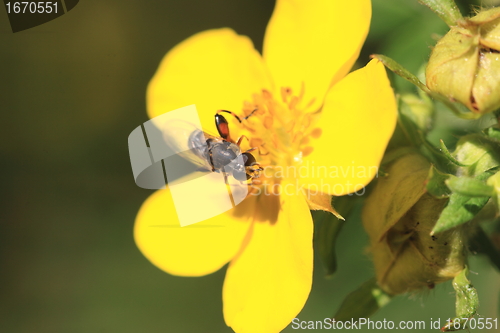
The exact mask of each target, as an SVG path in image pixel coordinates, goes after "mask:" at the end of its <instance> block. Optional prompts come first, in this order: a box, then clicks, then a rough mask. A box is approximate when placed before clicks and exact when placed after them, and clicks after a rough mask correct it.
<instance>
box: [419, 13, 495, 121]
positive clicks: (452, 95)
mask: <svg viewBox="0 0 500 333" xmlns="http://www.w3.org/2000/svg"><path fill="white" fill-rule="evenodd" d="M499 52H500V7H498V8H492V9H489V10H484V11H481V12H479V13H478V14H477V15H476V16H474V17H472V18H469V19H465V20H464V21H463V22H460V23H459V25H458V26H452V27H451V29H450V31H449V32H448V33H447V34H446V35H445V36H444V37H443V38H442V39H441V40H440V41H439V42H438V43H437V44H436V46H435V47H434V49H433V51H432V54H431V57H430V59H429V63H428V65H427V70H426V81H427V87H428V88H429V89H430V90H431V91H433V92H437V93H439V94H441V95H444V96H446V97H448V98H449V99H450V100H452V101H458V102H460V103H462V104H464V105H465V106H467V108H469V109H470V110H471V111H472V112H474V113H476V114H478V115H480V114H485V113H488V112H492V111H495V110H496V109H498V108H500V53H499Z"/></svg>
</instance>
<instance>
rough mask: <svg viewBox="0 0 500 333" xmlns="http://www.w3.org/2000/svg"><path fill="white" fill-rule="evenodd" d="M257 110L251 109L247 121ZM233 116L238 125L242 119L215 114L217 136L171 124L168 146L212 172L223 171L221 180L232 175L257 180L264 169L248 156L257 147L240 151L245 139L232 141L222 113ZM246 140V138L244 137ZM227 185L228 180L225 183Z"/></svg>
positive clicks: (189, 126)
mask: <svg viewBox="0 0 500 333" xmlns="http://www.w3.org/2000/svg"><path fill="white" fill-rule="evenodd" d="M255 111H257V109H255V110H253V111H252V112H251V113H250V114H249V115H248V116H246V117H245V118H243V120H246V119H247V118H248V117H250V116H251V115H252V114H253V113H254V112H255ZM223 112H225V113H229V114H231V115H233V116H234V117H235V118H236V119H237V120H238V121H239V122H240V123H242V120H241V119H240V118H239V117H238V116H237V115H236V114H234V113H233V112H231V111H227V110H219V111H217V113H216V114H215V126H216V128H217V132H218V133H219V136H215V135H211V134H209V133H207V132H204V131H202V130H201V129H199V128H197V127H196V126H194V125H192V124H189V123H187V122H184V121H176V122H175V121H174V122H170V124H168V126H167V128H166V129H167V131H166V133H167V135H168V136H167V138H166V139H167V143H168V144H169V145H170V146H171V147H172V148H173V149H174V150H175V151H177V152H179V155H180V156H182V157H183V158H185V159H187V160H188V161H190V162H192V163H194V164H195V165H198V166H199V167H200V168H201V169H204V170H206V171H211V172H222V173H223V174H224V178H225V179H227V176H229V175H230V176H232V177H234V179H236V180H238V181H240V182H244V181H252V180H253V179H254V178H258V177H259V175H260V172H261V171H262V170H263V169H262V168H261V167H260V165H259V164H258V163H257V161H256V159H255V157H254V156H253V155H252V154H251V152H252V151H254V150H256V149H257V148H250V149H248V150H247V151H244V152H242V151H241V148H240V145H241V142H242V140H243V139H244V138H246V137H245V136H241V137H240V138H238V140H236V141H234V140H233V139H232V138H231V135H230V132H229V123H228V121H227V120H226V118H225V117H224V116H223V115H222V114H221V113H223ZM246 139H247V140H248V138H246ZM226 183H227V181H226Z"/></svg>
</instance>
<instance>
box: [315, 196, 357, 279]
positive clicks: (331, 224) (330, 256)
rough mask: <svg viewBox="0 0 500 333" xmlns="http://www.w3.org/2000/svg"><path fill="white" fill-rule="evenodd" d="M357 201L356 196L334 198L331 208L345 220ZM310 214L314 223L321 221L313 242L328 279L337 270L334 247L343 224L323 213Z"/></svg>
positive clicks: (330, 215)
mask: <svg viewBox="0 0 500 333" xmlns="http://www.w3.org/2000/svg"><path fill="white" fill-rule="evenodd" d="M358 199H359V197H357V196H349V195H345V196H342V197H334V199H333V203H332V206H334V207H335V210H336V211H337V212H338V213H339V214H340V215H342V216H344V217H345V218H347V217H348V216H349V213H350V212H351V211H352V209H353V207H354V205H355V204H356V202H357V200H358ZM312 214H313V219H314V221H315V222H316V221H321V225H320V227H319V230H318V235H317V238H316V240H315V242H316V243H317V246H318V252H319V255H320V258H321V260H322V262H323V265H324V266H325V269H326V276H327V277H330V276H332V275H333V274H334V273H335V272H336V270H337V255H336V251H335V246H336V245H337V238H338V236H339V234H340V231H341V230H342V227H343V226H344V223H345V222H344V221H342V220H339V219H338V218H336V217H335V216H334V215H332V214H330V213H328V212H324V211H313V212H312Z"/></svg>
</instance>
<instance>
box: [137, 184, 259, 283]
mask: <svg viewBox="0 0 500 333" xmlns="http://www.w3.org/2000/svg"><path fill="white" fill-rule="evenodd" d="M254 206H255V197H248V198H247V199H245V200H244V201H243V202H242V203H241V204H239V205H238V206H236V208H234V209H232V210H230V211H228V212H226V213H223V214H221V215H218V216H215V217H212V218H210V219H208V220H206V221H203V222H199V223H196V224H193V225H190V226H186V227H181V226H180V224H179V221H178V218H177V214H176V210H175V207H174V203H173V200H172V195H171V192H170V190H169V189H168V188H167V189H166V190H159V191H157V192H155V193H154V194H152V195H151V196H150V197H149V198H148V199H147V200H146V201H145V202H144V204H143V205H142V207H141V209H140V211H139V213H138V215H137V218H136V222H135V227H134V238H135V242H136V244H137V246H138V247H139V249H140V250H141V252H142V253H143V254H144V256H146V258H148V259H149V260H150V261H151V262H152V263H153V264H154V265H156V266H157V267H158V268H160V269H162V270H164V271H166V272H167V273H170V274H174V275H182V276H200V275H205V274H209V273H213V272H215V271H217V270H218V269H220V268H221V267H222V266H224V265H225V264H226V263H227V262H229V261H230V260H231V259H232V258H233V257H234V256H235V254H236V253H237V251H238V250H239V248H240V247H241V245H242V240H243V239H244V237H245V234H246V233H247V231H248V228H249V227H250V222H249V221H246V220H247V218H248V214H245V212H248V211H249V210H250V211H252V210H253V207H254ZM193 209H197V207H196V203H193Z"/></svg>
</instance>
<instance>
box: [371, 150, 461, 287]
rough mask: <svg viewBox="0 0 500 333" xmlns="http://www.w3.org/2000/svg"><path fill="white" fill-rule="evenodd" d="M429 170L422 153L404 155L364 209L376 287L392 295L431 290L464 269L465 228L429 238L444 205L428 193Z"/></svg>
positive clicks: (393, 166) (381, 181) (457, 228)
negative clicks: (426, 186) (425, 289)
mask: <svg viewBox="0 0 500 333" xmlns="http://www.w3.org/2000/svg"><path fill="white" fill-rule="evenodd" d="M429 169H430V164H429V163H428V162H427V160H426V159H425V158H424V157H422V156H421V155H419V154H418V153H410V154H407V155H404V156H403V157H401V158H399V159H398V160H396V161H394V162H393V163H392V164H391V165H390V166H389V168H388V174H389V175H388V176H387V177H386V178H381V179H379V180H378V181H377V184H376V185H375V188H374V189H373V191H372V193H371V194H370V196H369V197H368V199H367V200H366V202H365V206H364V208H363V213H362V218H363V225H364V227H365V229H366V231H367V232H368V234H369V236H370V243H371V245H370V251H371V253H372V255H373V261H374V264H375V270H376V276H377V282H378V284H379V286H380V287H381V288H382V289H383V290H384V291H385V292H387V293H389V294H392V295H396V294H400V293H405V292H410V291H414V290H418V289H421V288H424V287H429V288H432V287H434V285H435V284H436V283H439V282H444V281H446V280H449V279H452V278H453V277H455V276H456V275H457V274H459V273H460V271H461V270H463V269H464V266H465V255H464V241H463V239H464V233H463V230H464V229H463V227H462V226H460V227H456V228H453V229H451V230H448V231H444V232H442V233H439V234H438V235H436V236H431V235H430V232H431V230H432V228H433V227H434V225H435V223H436V221H437V219H438V218H439V215H440V214H441V211H442V210H443V208H444V206H445V205H446V200H443V199H436V198H434V197H432V196H431V195H430V194H428V193H426V190H425V182H426V179H427V176H428V173H429Z"/></svg>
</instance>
